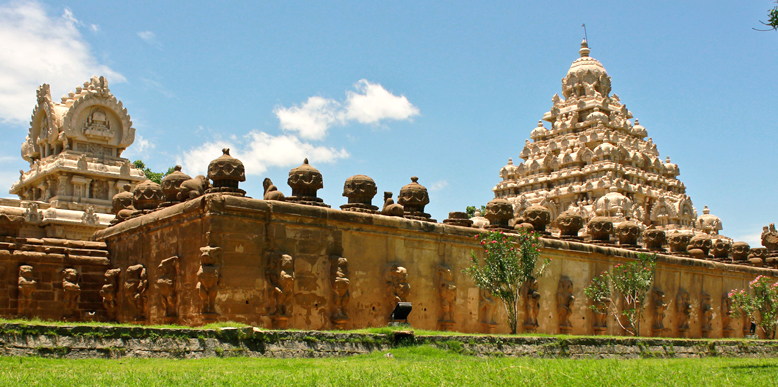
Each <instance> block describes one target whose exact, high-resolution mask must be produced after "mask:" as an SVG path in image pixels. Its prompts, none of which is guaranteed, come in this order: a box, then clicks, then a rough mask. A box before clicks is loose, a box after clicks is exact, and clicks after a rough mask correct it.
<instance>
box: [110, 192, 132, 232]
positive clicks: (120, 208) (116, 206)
mask: <svg viewBox="0 0 778 387" xmlns="http://www.w3.org/2000/svg"><path fill="white" fill-rule="evenodd" d="M122 190H123V191H122V192H119V193H117V194H116V195H113V199H112V204H113V206H112V207H111V209H112V211H113V213H114V215H116V218H114V220H112V221H111V224H116V223H119V222H122V221H125V220H127V219H129V218H130V216H131V215H132V213H133V212H134V211H135V208H134V207H133V206H132V198H133V195H132V192H130V185H129V184H125V185H123V186H122Z"/></svg>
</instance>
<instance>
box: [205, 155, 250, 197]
mask: <svg viewBox="0 0 778 387" xmlns="http://www.w3.org/2000/svg"><path fill="white" fill-rule="evenodd" d="M208 178H209V179H210V180H211V181H212V182H213V186H212V187H211V188H208V190H207V191H206V192H207V193H222V194H227V195H233V196H244V195H246V191H244V190H242V189H240V188H238V185H239V184H240V182H243V181H246V168H245V167H244V166H243V163H242V162H241V161H240V160H238V159H236V158H234V157H232V156H230V148H224V149H222V155H221V156H219V157H218V158H216V159H215V160H213V161H211V163H210V164H208Z"/></svg>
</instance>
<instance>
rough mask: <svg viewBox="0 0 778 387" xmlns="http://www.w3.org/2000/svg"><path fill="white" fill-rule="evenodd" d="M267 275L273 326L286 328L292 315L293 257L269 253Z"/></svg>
mask: <svg viewBox="0 0 778 387" xmlns="http://www.w3.org/2000/svg"><path fill="white" fill-rule="evenodd" d="M267 276H268V279H269V280H270V286H271V287H272V289H271V293H272V297H273V301H274V304H275V305H274V309H273V310H272V311H271V313H270V314H271V316H272V319H273V326H274V328H280V329H284V328H286V322H287V320H288V318H289V316H291V315H292V305H293V300H294V298H293V296H294V281H295V276H294V259H293V258H292V256H291V255H288V254H279V253H270V260H269V266H268V270H267Z"/></svg>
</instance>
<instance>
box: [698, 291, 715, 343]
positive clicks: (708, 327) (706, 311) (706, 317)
mask: <svg viewBox="0 0 778 387" xmlns="http://www.w3.org/2000/svg"><path fill="white" fill-rule="evenodd" d="M700 298H701V302H700V315H701V316H700V318H701V320H702V321H701V329H702V337H710V331H712V330H713V324H712V320H713V306H712V305H711V302H710V295H708V294H706V293H702V295H701V297H700Z"/></svg>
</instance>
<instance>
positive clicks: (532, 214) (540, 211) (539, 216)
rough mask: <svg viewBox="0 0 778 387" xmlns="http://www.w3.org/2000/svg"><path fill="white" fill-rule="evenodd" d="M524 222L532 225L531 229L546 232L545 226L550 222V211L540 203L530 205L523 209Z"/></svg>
mask: <svg viewBox="0 0 778 387" xmlns="http://www.w3.org/2000/svg"><path fill="white" fill-rule="evenodd" d="M522 218H524V222H526V223H529V224H531V225H532V228H533V230H535V231H537V232H540V233H543V234H547V233H546V226H548V224H549V223H551V211H549V210H548V208H546V207H543V206H541V205H537V204H536V205H532V206H529V207H528V208H527V209H525V210H524V214H523V215H522Z"/></svg>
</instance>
